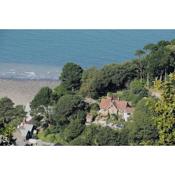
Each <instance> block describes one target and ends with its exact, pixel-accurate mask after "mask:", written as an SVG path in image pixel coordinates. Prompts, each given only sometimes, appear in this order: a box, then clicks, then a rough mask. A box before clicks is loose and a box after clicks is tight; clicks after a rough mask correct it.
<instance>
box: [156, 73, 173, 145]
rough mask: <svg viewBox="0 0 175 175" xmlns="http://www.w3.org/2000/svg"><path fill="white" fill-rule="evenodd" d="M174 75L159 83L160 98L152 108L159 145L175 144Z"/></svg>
mask: <svg viewBox="0 0 175 175" xmlns="http://www.w3.org/2000/svg"><path fill="white" fill-rule="evenodd" d="M174 83H175V73H173V74H170V76H169V80H168V81H165V82H161V84H160V90H161V91H162V93H161V98H160V99H158V102H157V103H156V104H155V105H154V106H153V109H154V111H155V115H154V121H155V123H156V126H157V130H158V134H159V144H160V145H174V144H175V86H174Z"/></svg>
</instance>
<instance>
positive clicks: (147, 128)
mask: <svg viewBox="0 0 175 175" xmlns="http://www.w3.org/2000/svg"><path fill="white" fill-rule="evenodd" d="M154 103H155V100H154V99H152V98H143V99H142V100H141V101H139V102H138V104H137V105H136V107H135V110H134V113H133V118H132V121H129V122H128V128H129V139H130V141H129V142H130V143H131V144H134V145H153V144H155V143H156V142H157V140H158V133H157V129H156V126H155V124H154V122H153V119H152V115H153V114H154V112H153V110H151V109H150V108H149V106H148V105H150V106H151V105H153V104H154Z"/></svg>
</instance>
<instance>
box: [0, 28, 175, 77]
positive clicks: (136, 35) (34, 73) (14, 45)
mask: <svg viewBox="0 0 175 175" xmlns="http://www.w3.org/2000/svg"><path fill="white" fill-rule="evenodd" d="M174 38H175V30H0V78H21V79H23V78H24V79H57V78H58V73H59V72H60V71H61V68H62V66H63V65H64V64H65V63H66V62H75V63H78V64H80V65H81V66H83V67H84V68H87V67H90V66H97V67H101V66H103V65H104V64H108V63H119V62H122V61H125V60H128V59H133V58H134V52H135V50H137V49H142V48H143V46H144V45H145V44H148V43H155V42H157V41H159V40H172V39H174Z"/></svg>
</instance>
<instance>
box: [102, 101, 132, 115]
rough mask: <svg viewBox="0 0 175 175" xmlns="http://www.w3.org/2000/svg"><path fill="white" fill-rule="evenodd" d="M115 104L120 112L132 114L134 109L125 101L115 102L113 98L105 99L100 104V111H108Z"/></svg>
mask: <svg viewBox="0 0 175 175" xmlns="http://www.w3.org/2000/svg"><path fill="white" fill-rule="evenodd" d="M111 104H113V105H114V106H115V107H116V108H117V109H118V110H120V111H122V112H127V113H132V112H133V108H131V107H130V106H129V105H128V102H127V101H124V100H113V99H112V98H103V99H102V100H101V102H100V109H104V110H107V109H109V107H110V106H111Z"/></svg>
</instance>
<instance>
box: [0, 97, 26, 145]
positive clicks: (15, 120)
mask: <svg viewBox="0 0 175 175" xmlns="http://www.w3.org/2000/svg"><path fill="white" fill-rule="evenodd" d="M25 115H26V112H25V111H24V107H23V106H21V105H18V106H16V107H15V106H14V103H13V102H12V100H10V99H9V98H7V97H3V98H1V99H0V135H3V136H4V137H6V139H7V140H8V144H10V145H11V144H12V143H13V142H14V140H13V132H14V131H15V129H16V127H17V126H18V125H19V124H20V123H21V121H22V120H23V118H24V117H25Z"/></svg>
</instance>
